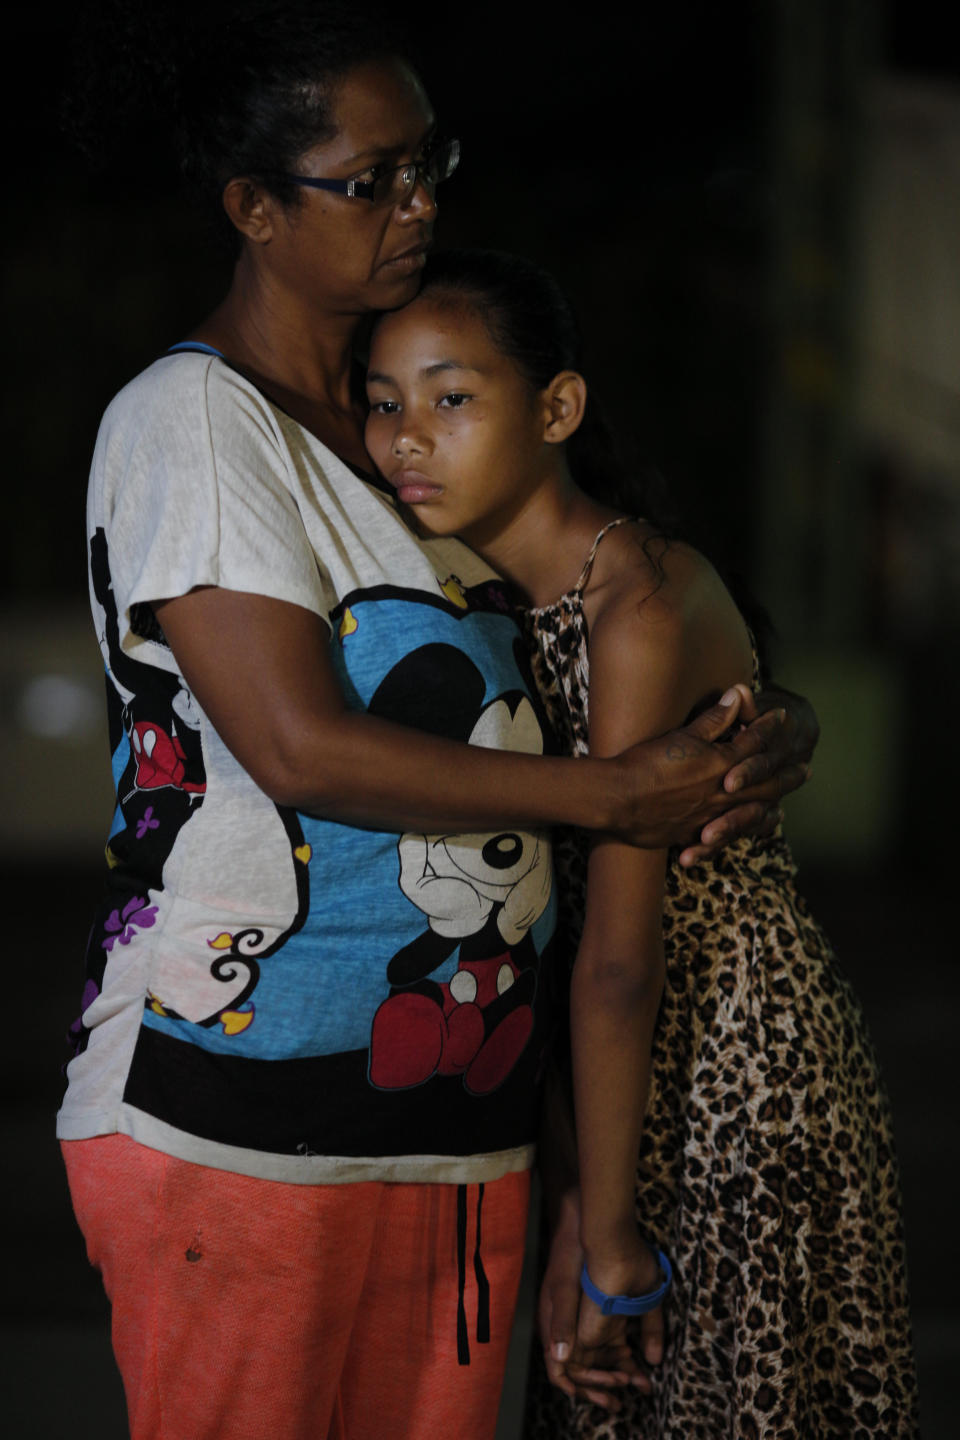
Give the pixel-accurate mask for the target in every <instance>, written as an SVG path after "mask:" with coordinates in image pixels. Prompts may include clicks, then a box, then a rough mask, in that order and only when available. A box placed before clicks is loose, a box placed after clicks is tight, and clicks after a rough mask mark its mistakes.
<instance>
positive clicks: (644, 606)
mask: <svg viewBox="0 0 960 1440" xmlns="http://www.w3.org/2000/svg"><path fill="white" fill-rule="evenodd" d="M584 598H585V602H589V606H588V608H589V609H591V610H592V611H593V614H592V616H591V617H590V618H591V619H592V622H593V624H592V627H591V628H595V627H596V626H597V625H598V624H600V623H601V622H602V623H604V624H608V625H609V624H612V623H615V622H616V623H623V621H624V620H625V619H626V617H628V616H629V617H631V618H632V619H633V620H635V621H636V623H638V624H641V625H646V626H656V625H669V624H682V623H685V622H690V621H695V620H696V617H697V615H698V614H699V613H700V612H701V611H702V610H704V609H712V608H713V607H714V606H716V605H717V604H721V605H722V604H723V603H724V601H726V602H728V603H729V605H730V606H731V607H733V609H734V611H736V607H735V606H734V605H733V600H732V598H731V596H730V593H729V591H728V590H727V588H726V586H725V585H724V583H723V581H722V580H721V579H720V576H719V575H718V574H717V572H716V570H715V569H714V567H713V566H712V565H711V564H710V561H709V560H708V559H707V558H706V556H705V555H701V553H700V552H699V550H695V549H694V548H693V546H692V545H688V544H687V543H686V542H685V541H683V540H674V539H670V538H669V537H667V536H665V535H664V534H662V533H661V532H660V531H659V530H657V529H656V527H655V526H654V525H651V524H650V523H649V522H648V521H645V520H637V521H633V522H631V523H629V524H622V525H617V526H616V527H615V528H612V529H610V530H608V531H607V533H606V534H605V535H604V537H603V540H602V542H601V543H600V545H599V546H598V547H597V552H596V558H595V560H594V563H593V568H592V570H591V573H590V578H589V582H588V585H587V587H586V592H585V597H584Z"/></svg>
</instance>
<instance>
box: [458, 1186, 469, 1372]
mask: <svg viewBox="0 0 960 1440" xmlns="http://www.w3.org/2000/svg"><path fill="white" fill-rule="evenodd" d="M466 1283H467V1187H466V1185H458V1186H457V1363H458V1364H459V1365H469V1364H470V1342H469V1341H468V1339H467V1312H466V1309H465V1307H464V1303H463V1292H464V1288H465V1286H466Z"/></svg>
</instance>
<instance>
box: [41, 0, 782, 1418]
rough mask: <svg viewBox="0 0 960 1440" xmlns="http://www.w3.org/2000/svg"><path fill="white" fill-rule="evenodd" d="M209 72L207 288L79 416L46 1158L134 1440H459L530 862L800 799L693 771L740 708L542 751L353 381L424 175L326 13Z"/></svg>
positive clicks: (221, 40)
mask: <svg viewBox="0 0 960 1440" xmlns="http://www.w3.org/2000/svg"><path fill="white" fill-rule="evenodd" d="M216 41H217V43H216V47H215V51H214V53H213V54H212V55H209V56H208V57H207V59H206V63H203V62H202V60H198V61H197V62H196V63H195V64H194V67H193V74H192V82H191V83H187V82H188V81H190V80H191V77H189V76H188V77H185V78H184V89H183V93H184V94H185V95H186V96H187V98H188V101H189V103H188V104H187V105H186V109H185V112H184V121H185V124H186V130H187V144H188V151H189V157H190V160H191V163H192V167H193V169H194V171H195V172H196V173H197V175H198V177H199V178H200V179H201V180H205V183H206V185H207V188H208V190H209V191H210V193H212V194H213V195H215V196H220V197H222V206H223V209H224V211H225V213H226V216H227V218H228V219H229V221H230V224H231V225H232V227H233V229H234V231H235V233H236V236H237V238H238V245H239V250H238V258H237V262H236V266H235V269H234V275H233V281H232V284H231V287H230V290H229V292H228V294H227V297H226V299H225V300H224V302H223V303H222V304H221V305H220V306H219V307H218V309H217V310H215V311H214V312H213V314H212V315H211V316H209V317H208V318H207V320H206V321H204V323H203V324H202V325H200V326H198V327H197V329H196V330H195V331H194V333H193V335H192V336H191V337H190V339H189V340H188V341H187V342H186V344H185V346H183V347H181V351H183V350H185V351H186V353H180V352H178V353H174V354H171V355H168V356H166V357H164V358H163V359H161V360H159V361H158V362H157V363H156V364H155V365H153V366H151V367H150V368H149V369H148V370H147V371H146V372H144V374H143V375H141V376H139V377H138V378H137V379H136V380H134V381H133V382H132V384H131V385H130V386H128V387H127V388H126V390H124V391H123V392H121V394H120V395H119V396H118V397H117V398H116V399H115V400H114V402H113V404H112V405H111V406H110V408H109V409H108V411H107V414H106V416H105V417H104V422H103V425H102V426H101V431H100V435H99V438H98V443H97V450H96V454H95V457H94V465H93V471H92V475H91V488H90V501H89V517H88V519H89V537H90V568H91V593H92V600H93V608H94V615H95V619H96V622H97V625H98V631H99V634H100V637H101V644H102V647H103V650H104V654H105V659H106V663H107V668H108V674H109V680H110V685H109V687H108V694H109V698H110V703H111V748H112V752H113V766H114V774H115V778H116V782H117V792H118V808H117V813H116V818H115V822H114V826H113V833H112V835H111V840H110V844H109V846H108V852H107V858H108V861H109V862H110V866H111V872H110V884H109V890H108V895H107V898H106V899H105V901H104V902H103V905H102V906H101V909H100V911H99V913H98V916H97V919H96V921H95V924H94V927H93V931H92V933H91V941H90V947H89V954H88V979H87V986H86V991H85V996H84V1006H85V1008H84V1012H83V1017H82V1021H81V1022H79V1023H78V1026H77V1041H78V1051H79V1053H78V1055H77V1057H76V1058H75V1059H74V1061H73V1062H72V1063H71V1065H70V1067H69V1070H68V1077H69V1087H68V1091H67V1096H66V1099H65V1101H64V1105H63V1108H62V1110H61V1114H60V1121H59V1133H60V1135H61V1138H62V1140H63V1142H64V1147H63V1148H64V1155H65V1159H66V1163H67V1168H68V1174H69V1177H70V1184H71V1192H72V1195H73V1199H74V1204H75V1208H76V1211H77V1215H78V1218H79V1220H80V1223H81V1228H82V1229H83V1230H84V1233H85V1236H86V1239H87V1245H88V1251H89V1254H90V1257H91V1260H92V1261H93V1263H95V1264H96V1265H98V1266H99V1267H100V1269H101V1270H102V1272H103V1276H104V1281H105V1285H106V1288H107V1291H108V1293H109V1295H110V1297H111V1300H112V1303H113V1337H114V1347H115V1351H116V1354H117V1358H118V1362H119V1365H120V1368H121V1372H122V1374H123V1377H124V1383H125V1387H126V1392H127V1399H128V1407H129V1412H130V1419H131V1429H132V1433H133V1434H134V1436H135V1437H138V1440H139V1437H146V1436H157V1435H160V1434H164V1435H168V1434H170V1435H181V1434H182V1435H184V1436H187V1435H189V1436H190V1437H191V1440H202V1437H208V1436H209V1437H213V1436H224V1435H229V1436H230V1437H231V1440H245V1437H248V1436H249V1437H261V1436H262V1435H263V1434H264V1433H269V1434H270V1435H271V1436H276V1437H280V1440H288V1437H289V1440H294V1437H301V1436H304V1437H305V1436H307V1435H309V1436H317V1435H326V1434H329V1435H341V1434H349V1435H350V1436H351V1437H354V1436H361V1437H362V1436H367V1435H371V1436H372V1435H376V1434H380V1433H382V1428H383V1416H384V1414H389V1415H390V1417H391V1425H392V1427H393V1428H394V1429H395V1430H396V1431H397V1433H400V1434H403V1435H406V1436H420V1435H423V1436H425V1437H426V1436H428V1435H429V1436H434V1435H437V1434H442V1433H451V1434H453V1433H455V1434H458V1435H462V1436H465V1437H472V1436H483V1435H488V1434H490V1433H492V1428H493V1425H494V1423H495V1417H496V1408H497V1398H498V1394H499V1388H500V1380H501V1376H502V1368H503V1363H504V1359H505V1353H506V1342H507V1338H508V1335H509V1328H510V1319H511V1314H512V1307H513V1303H514V1297H515V1294H516V1288H517V1283H518V1279H519V1267H520V1261H521V1255H522V1245H523V1235H524V1229H525V1212H526V1202H527V1189H528V1169H529V1165H530V1163H531V1159H532V1153H533V1144H532V1141H533V1135H534V1133H535V1126H536V1112H537V1105H538V1079H539V1075H540V1072H541V1069H542V1061H543V1057H544V1052H545V1045H546V1040H547V1036H548V1032H549V1028H550V1018H549V1008H548V1001H549V992H550V984H549V981H550V973H549V955H550V939H551V932H552V927H553V913H554V902H553V887H552V878H551V869H550V861H549V846H548V843H547V840H546V837H545V834H544V831H545V829H546V827H549V826H551V825H553V824H555V823H560V822H566V823H575V824H578V825H582V826H585V827H587V828H603V829H605V830H612V831H617V832H619V833H621V834H622V835H624V836H625V837H627V838H629V839H631V840H632V841H633V842H636V843H639V844H644V845H663V844H666V843H671V842H678V841H682V842H686V841H688V840H689V839H690V838H691V837H692V836H693V835H694V834H695V832H696V830H697V828H698V827H699V826H701V825H703V824H704V823H706V822H710V821H712V822H713V823H712V824H710V823H707V828H706V830H705V831H704V832H703V836H702V841H703V843H705V844H707V845H710V844H714V843H717V842H718V841H719V840H722V839H725V838H727V837H729V836H730V835H732V834H734V833H737V831H738V830H739V829H741V828H743V827H744V826H754V827H757V826H759V827H763V826H765V825H768V824H769V823H770V816H769V813H768V807H769V805H770V803H771V802H772V801H775V800H776V798H777V797H778V796H779V795H780V794H781V793H782V792H783V791H784V790H785V789H788V788H791V787H792V786H793V785H795V784H797V783H799V780H800V778H801V775H802V767H800V766H799V765H797V764H793V765H792V766H788V767H787V768H786V769H781V770H780V771H779V773H775V772H776V770H777V766H778V765H780V764H781V762H782V756H783V753H784V752H785V750H786V749H787V748H788V747H787V744H786V741H785V738H784V735H783V733H782V732H783V727H782V725H781V720H782V716H778V715H776V714H775V715H773V716H767V717H762V718H761V720H760V721H758V722H756V723H755V724H754V725H752V726H751V727H750V728H749V729H746V730H744V731H743V732H742V733H741V734H739V735H738V736H737V737H736V738H734V739H733V740H731V741H730V742H729V743H728V744H727V745H726V746H723V747H715V746H712V745H711V744H710V742H712V741H713V740H715V739H716V738H717V737H718V736H719V735H721V734H722V733H723V732H724V730H726V729H728V728H729V725H730V720H731V718H732V717H733V716H735V715H736V713H737V705H738V700H737V698H736V692H733V695H732V696H730V697H726V698H727V699H728V700H729V701H730V703H729V704H728V705H727V706H726V707H725V708H724V707H715V708H714V710H713V711H711V712H709V713H708V714H707V715H706V716H704V717H703V718H702V719H701V720H700V721H699V722H698V724H697V725H695V726H691V727H688V728H687V729H686V730H684V731H680V732H676V733H675V734H673V735H672V736H670V737H666V738H665V739H664V740H662V741H659V742H655V743H653V744H651V745H647V746H644V747H640V748H639V749H637V750H635V751H634V752H632V753H631V754H630V755H628V756H624V757H618V758H617V759H615V760H609V761H592V760H591V761H588V762H576V763H574V762H572V761H566V760H563V759H559V758H554V757H551V756H549V755H543V754H542V753H541V752H542V750H543V749H544V748H545V747H544V735H545V729H544V727H543V725H542V722H541V716H540V712H539V708H538V705H537V703H536V701H535V695H534V691H533V688H532V685H531V684H530V682H529V678H528V673H527V667H526V663H525V660H524V658H523V651H522V647H521V646H520V644H519V641H518V637H517V635H516V632H515V630H514V628H513V621H512V617H511V615H510V613H509V607H508V605H507V602H506V600H505V599H504V596H503V593H502V591H501V589H500V587H499V585H498V583H497V580H496V577H495V576H494V574H493V572H492V571H491V570H490V569H489V567H488V566H486V565H485V564H484V563H483V562H482V561H480V560H479V559H478V558H477V557H476V556H473V555H472V554H471V553H470V552H469V551H468V550H466V549H465V548H464V547H462V546H460V545H459V544H457V543H456V542H453V541H440V542H437V543H433V542H423V543H422V542H420V541H418V540H417V539H416V538H415V537H414V535H413V534H412V532H411V531H410V530H409V529H408V528H407V527H406V525H405V524H404V522H403V521H402V520H401V518H400V517H399V515H398V514H397V512H396V509H395V505H394V502H393V500H392V498H391V497H390V496H389V495H387V494H385V493H384V490H383V488H382V487H381V486H380V485H379V484H378V482H377V481H376V480H375V479H374V478H373V476H372V475H371V474H370V473H369V462H368V461H367V458H366V455H365V452H364V449H363V443H362V421H363V409H362V407H361V406H360V405H359V404H358V402H357V399H356V396H355V392H354V386H353V380H354V362H353V344H354V339H355V335H356V332H357V329H358V327H359V326H360V325H361V324H362V322H363V321H364V320H365V319H366V318H367V317H368V316H370V315H371V314H373V313H375V312H377V311H381V310H384V309H391V308H396V307H398V306H401V305H402V304H404V303H405V302H406V301H408V300H410V299H411V298H412V296H413V295H414V294H415V292H416V289H417V285H418V282H419V273H420V269H421V267H422V264H423V260H424V256H425V253H426V250H427V247H428V246H429V243H430V240H431V235H432V228H433V223H434V219H435V216H436V204H435V198H434V192H435V187H436V184H437V183H438V182H439V181H440V180H441V179H442V178H444V176H445V175H446V174H448V173H449V172H450V169H451V168H452V166H453V164H454V163H455V158H456V157H455V150H454V149H453V148H452V147H451V146H449V145H448V146H446V147H445V146H443V145H442V144H440V142H438V141H437V140H436V139H435V127H434V116H433V113H432V111H431V109H430V106H429V102H428V101H427V99H426V96H425V94H424V92H423V89H422V87H421V85H420V82H419V80H418V79H417V77H416V75H415V74H414V72H413V71H412V70H411V69H410V67H409V65H408V64H407V63H406V62H405V61H403V60H402V59H401V58H398V51H397V48H396V45H395V43H394V41H393V40H392V38H391V37H390V36H389V35H388V34H387V32H386V31H385V30H384V29H383V28H378V27H377V26H371V24H370V23H369V20H368V19H367V18H366V17H363V16H359V15H357V14H356V12H355V11H354V10H351V11H350V12H349V13H344V12H341V11H339V10H336V9H334V7H327V8H324V9H320V8H319V7H316V6H312V7H309V9H307V10H305V11H304V12H303V13H300V12H299V11H298V10H297V9H296V8H295V7H270V8H268V9H267V10H266V11H263V12H258V14H255V16H254V19H252V20H250V21H247V20H245V19H243V17H240V18H237V19H235V20H234V21H233V22H232V23H231V25H230V26H229V27H227V28H225V29H224V30H223V32H222V33H218V34H217V36H216ZM418 732H420V733H418ZM464 742H467V743H464ZM504 752H513V753H504ZM738 762H739V764H738ZM724 776H726V779H724ZM768 777H769V778H768ZM755 781H756V782H757V783H754V782H755ZM724 785H726V787H727V792H729V791H731V790H732V789H735V788H736V787H737V786H738V785H739V786H741V789H740V790H739V792H738V794H737V796H736V799H737V802H738V809H737V810H736V811H735V812H734V813H733V815H732V816H731V815H729V814H728V815H724V814H723V812H724V810H725V808H726V807H727V806H729V805H730V803H731V795H730V794H729V793H725V791H724V788H723V787H724ZM320 817H322V818H320ZM714 817H721V818H714ZM698 853H700V852H699V848H694V849H692V850H691V852H690V858H693V857H694V856H695V855H696V854H698ZM398 870H399V882H398ZM468 1249H470V1250H471V1251H472V1265H471V1266H470V1272H471V1273H470V1275H469V1277H468V1274H467V1271H468V1267H467V1251H468ZM468 1317H469V1324H468Z"/></svg>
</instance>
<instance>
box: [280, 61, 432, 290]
mask: <svg viewBox="0 0 960 1440" xmlns="http://www.w3.org/2000/svg"><path fill="white" fill-rule="evenodd" d="M331 108H332V118H333V123H334V124H335V125H336V134H335V135H334V137H333V138H332V139H330V140H325V141H323V142H322V143H321V144H319V145H314V146H313V147H312V148H311V149H310V150H308V151H306V152H305V153H304V154H303V155H302V156H301V157H300V158H299V160H298V161H297V162H296V167H295V168H296V173H297V174H300V175H311V176H317V177H321V178H324V179H343V180H348V179H351V178H364V176H365V172H367V171H369V170H370V169H371V168H372V167H373V166H377V165H379V166H391V167H392V166H396V165H402V164H404V163H405V162H407V161H410V160H416V159H417V158H418V157H419V156H421V155H422V153H423V147H424V145H425V143H426V142H427V141H428V140H429V139H430V138H431V137H432V134H433V130H434V126H435V120H434V114H433V110H432V109H431V106H430V102H429V100H428V99H427V97H426V95H425V94H424V91H423V86H422V85H421V83H420V81H419V79H418V77H417V76H416V75H415V74H414V72H413V71H412V70H411V69H410V68H409V67H408V66H407V65H406V64H405V63H404V62H403V61H401V60H383V61H375V62H371V63H370V64H368V65H361V66H358V67H357V68H356V69H354V70H351V71H349V72H348V73H347V74H346V75H345V76H343V77H342V78H341V79H340V80H339V81H338V82H337V84H336V87H335V89H334V92H333V97H332V107H331ZM436 213H437V207H436V204H435V201H434V199H433V196H432V195H431V193H430V192H429V190H427V189H426V188H425V187H424V185H423V184H422V183H418V185H417V188H416V190H415V191H414V193H413V195H412V196H411V197H410V199H409V201H408V202H407V203H406V204H405V205H402V206H398V205H394V206H390V205H389V204H388V205H375V204H372V203H371V202H370V201H369V200H363V199H359V198H356V199H355V198H352V197H350V196H347V195H339V194H335V193H332V192H330V191H326V190H314V189H310V188H308V187H302V189H301V203H300V204H299V205H293V206H290V207H288V208H284V209H282V210H281V211H280V213H279V215H278V216H277V219H276V223H275V228H274V234H273V240H272V242H271V243H272V249H273V253H272V255H271V256H270V264H271V265H272V266H273V268H274V269H275V270H279V271H280V272H281V273H282V274H283V276H284V278H285V280H286V283H287V284H288V285H290V286H291V287H292V288H293V289H294V290H295V291H297V292H298V293H299V294H300V295H301V297H302V299H303V300H304V301H305V302H307V303H310V302H313V303H316V304H318V305H320V306H321V308H323V309H325V310H328V311H329V310H333V311H334V312H336V311H337V310H342V311H343V313H344V314H347V315H355V314H356V313H357V312H358V311H359V312H364V311H369V310H392V309H394V308H395V307H396V306H398V305H403V304H405V303H406V302H407V301H408V300H410V299H411V298H412V296H413V295H415V294H416V291H417V287H418V285H419V283H420V271H421V269H422V268H423V263H424V260H425V258H426V252H427V248H428V247H429V245H430V240H431V236H432V232H433V222H434V219H435V218H436Z"/></svg>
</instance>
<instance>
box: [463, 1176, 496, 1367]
mask: <svg viewBox="0 0 960 1440" xmlns="http://www.w3.org/2000/svg"><path fill="white" fill-rule="evenodd" d="M482 1218H483V1185H482V1184H481V1185H479V1186H478V1187H477V1242H476V1244H475V1246H474V1248H473V1273H474V1275H475V1276H476V1279H477V1341H478V1343H479V1344H481V1345H487V1344H489V1342H490V1281H489V1280H488V1279H487V1272H486V1271H485V1270H484V1268H483V1261H482V1259H481V1258H480V1237H481V1222H482ZM466 1283H467V1187H466V1185H458V1186H457V1363H458V1364H460V1365H469V1364H470V1342H469V1340H468V1339H467V1310H466V1306H465V1305H464V1302H463V1294H464V1290H465V1289H466Z"/></svg>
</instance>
